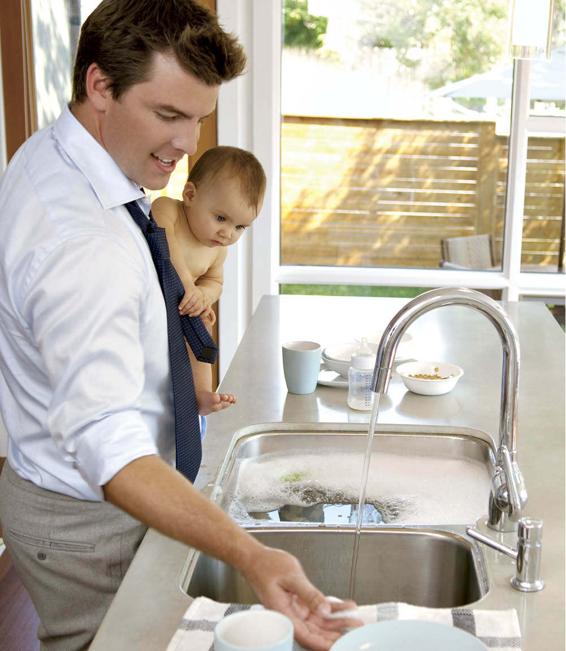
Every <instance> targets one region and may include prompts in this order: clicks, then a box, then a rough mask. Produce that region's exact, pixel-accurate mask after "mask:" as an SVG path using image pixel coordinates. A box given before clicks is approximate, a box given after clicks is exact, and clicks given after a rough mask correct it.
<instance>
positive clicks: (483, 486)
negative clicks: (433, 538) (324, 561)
mask: <svg viewBox="0 0 566 651" xmlns="http://www.w3.org/2000/svg"><path fill="white" fill-rule="evenodd" d="M362 464H363V455H361V454H353V453H352V454H344V453H343V452H329V453H328V454H325V455H324V456H321V455H320V454H315V453H312V454H310V453H308V454H307V453H305V452H302V451H301V452H298V451H292V450H290V451H288V452H287V453H285V454H281V453H280V452H279V453H277V454H265V455H263V456H262V457H260V458H256V459H245V460H243V461H242V462H241V464H240V466H239V469H238V479H237V484H236V488H235V491H234V495H233V497H232V500H231V502H230V505H229V509H228V510H229V513H230V515H231V516H232V517H233V518H234V519H235V520H237V521H238V522H240V523H242V524H250V523H257V524H261V523H263V524H265V523H267V522H269V521H271V522H273V521H292V522H324V523H326V524H337V525H339V524H350V523H351V524H355V523H356V521H357V516H358V508H359V505H358V500H359V495H360V477H361V473H362ZM489 489H490V479H489V474H488V471H487V469H486V467H485V466H484V464H482V463H481V462H478V461H473V460H467V459H466V460H465V459H448V458H441V457H429V456H427V457H424V456H406V455H396V454H386V453H373V454H372V455H371V461H370V466H369V475H368V482H367V489H366V499H365V502H364V505H363V506H362V511H363V523H364V524H372V523H373V524H399V525H419V524H428V525H430V524H435V525H437V524H438V525H441V524H456V525H457V524H470V523H473V522H475V521H476V520H477V519H478V518H479V517H481V516H482V515H483V514H485V512H486V509H487V502H488V495H489Z"/></svg>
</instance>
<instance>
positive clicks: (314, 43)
mask: <svg viewBox="0 0 566 651" xmlns="http://www.w3.org/2000/svg"><path fill="white" fill-rule="evenodd" d="M283 24H284V44H285V46H286V47H301V48H306V49H309V50H316V49H318V48H320V47H322V44H323V40H322V37H323V35H324V34H325V33H326V28H327V26H328V18H326V17H325V16H313V14H309V12H308V6H307V0H285V5H284V8H283Z"/></svg>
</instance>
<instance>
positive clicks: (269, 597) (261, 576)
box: [243, 547, 362, 651]
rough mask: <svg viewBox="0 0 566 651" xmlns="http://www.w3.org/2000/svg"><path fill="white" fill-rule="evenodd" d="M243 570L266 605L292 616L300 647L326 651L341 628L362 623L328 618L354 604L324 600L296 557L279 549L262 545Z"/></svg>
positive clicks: (354, 620)
mask: <svg viewBox="0 0 566 651" xmlns="http://www.w3.org/2000/svg"><path fill="white" fill-rule="evenodd" d="M243 572H244V574H245V575H246V578H247V579H248V581H249V582H250V584H251V585H252V587H253V589H254V590H255V592H256V594H257V596H258V598H259V599H260V601H261V602H262V604H263V605H264V606H265V607H266V608H271V609H273V610H278V611H279V612H282V613H283V614H285V615H287V617H289V618H290V619H291V620H292V622H293V626H294V627H295V638H296V639H297V641H298V642H299V643H300V644H302V645H303V646H304V647H307V648H310V649H313V650H315V651H327V649H330V647H331V646H332V644H333V643H334V642H335V641H336V640H337V639H338V638H339V637H340V636H341V634H342V631H343V630H344V629H346V628H356V627H358V626H361V624H362V622H361V621H359V620H357V619H352V618H349V617H339V618H336V617H333V618H332V619H328V618H327V616H328V615H329V614H330V613H336V612H339V611H341V610H351V609H352V608H355V604H354V603H353V602H352V601H341V602H330V601H328V600H327V599H326V597H325V596H324V595H323V594H322V592H320V591H319V590H317V588H315V587H314V585H312V583H311V582H310V581H309V580H308V579H307V577H306V576H305V573H304V571H303V568H302V567H301V565H300V563H299V561H298V560H297V559H296V558H295V557H294V556H291V555H290V554H287V553H286V552H284V551H282V550H280V549H272V548H270V547H263V548H262V549H261V551H260V552H259V553H256V554H255V555H254V558H253V561H252V562H251V563H250V567H249V568H244V569H243Z"/></svg>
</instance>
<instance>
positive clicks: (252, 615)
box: [214, 608, 293, 651]
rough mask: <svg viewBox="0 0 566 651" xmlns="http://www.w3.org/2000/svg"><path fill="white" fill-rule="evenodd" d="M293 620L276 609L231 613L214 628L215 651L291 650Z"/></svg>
mask: <svg viewBox="0 0 566 651" xmlns="http://www.w3.org/2000/svg"><path fill="white" fill-rule="evenodd" d="M292 649H293V623H292V622H291V620H290V619H289V618H288V617H286V616H285V615H282V614H281V613H278V612H277V611H275V610H264V609H255V608H254V609H252V610H243V611H240V612H237V613H232V615H228V616H227V617H224V619H221V620H220V621H219V622H218V624H216V627H215V629H214V651H292Z"/></svg>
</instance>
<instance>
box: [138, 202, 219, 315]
mask: <svg viewBox="0 0 566 651" xmlns="http://www.w3.org/2000/svg"><path fill="white" fill-rule="evenodd" d="M151 212H152V214H153V216H154V218H155V221H156V222H157V223H158V225H159V226H161V227H162V228H164V229H165V235H166V237H167V244H168V245H169V255H170V256H171V262H172V263H173V266H174V267H175V269H176V271H177V273H178V274H179V278H180V279H181V282H182V283H183V287H184V288H185V295H184V296H183V299H182V300H181V303H180V304H179V309H180V310H181V313H182V314H190V316H197V315H198V314H200V312H202V310H203V309H205V307H206V305H204V296H203V295H202V292H201V290H199V289H198V288H197V287H196V285H195V281H194V278H193V276H192V274H191V272H190V271H189V268H188V267H187V263H186V262H185V258H184V256H183V252H182V250H181V245H180V244H179V240H178V239H177V235H176V233H175V226H176V224H177V219H178V217H179V201H177V200H176V199H171V198H170V197H158V198H157V199H156V200H155V201H154V202H153V203H152V204H151Z"/></svg>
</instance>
